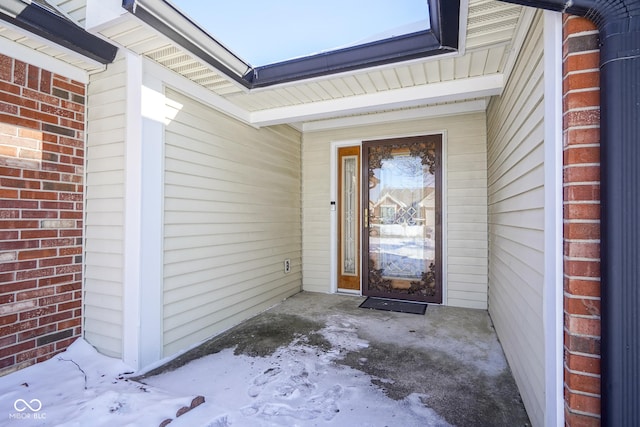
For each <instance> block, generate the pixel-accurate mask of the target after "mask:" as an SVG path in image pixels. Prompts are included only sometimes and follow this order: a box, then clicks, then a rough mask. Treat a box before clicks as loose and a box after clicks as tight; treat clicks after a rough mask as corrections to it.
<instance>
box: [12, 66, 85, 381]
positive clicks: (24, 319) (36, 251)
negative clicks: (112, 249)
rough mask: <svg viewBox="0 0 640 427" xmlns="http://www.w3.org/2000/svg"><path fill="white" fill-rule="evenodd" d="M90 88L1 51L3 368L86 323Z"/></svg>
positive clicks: (59, 346)
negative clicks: (85, 223) (85, 183)
mask: <svg viewBox="0 0 640 427" xmlns="http://www.w3.org/2000/svg"><path fill="white" fill-rule="evenodd" d="M84 96H85V85H84V84H82V83H78V82H75V81H71V80H69V79H67V78H65V77H63V76H60V75H57V74H54V73H51V72H49V71H46V70H43V69H40V68H38V67H35V66H33V65H29V64H25V63H24V62H21V61H18V60H14V59H12V58H9V57H7V56H4V55H0V375H2V374H6V373H8V372H11V371H13V370H15V369H18V368H22V367H25V366H28V365H31V364H33V363H36V362H39V361H42V360H46V359H48V358H50V357H51V356H53V355H54V354H56V353H58V352H60V351H62V350H64V349H65V348H66V347H67V346H68V345H69V344H71V343H72V342H73V341H74V340H75V339H76V338H77V337H78V336H79V335H80V332H81V323H82V321H81V318H82V317H81V309H82V304H81V292H82V291H81V288H82V277H81V275H82V237H83V236H82V218H83V182H82V181H83V166H84V112H85V106H84V103H85V102H84V101H85V100H84Z"/></svg>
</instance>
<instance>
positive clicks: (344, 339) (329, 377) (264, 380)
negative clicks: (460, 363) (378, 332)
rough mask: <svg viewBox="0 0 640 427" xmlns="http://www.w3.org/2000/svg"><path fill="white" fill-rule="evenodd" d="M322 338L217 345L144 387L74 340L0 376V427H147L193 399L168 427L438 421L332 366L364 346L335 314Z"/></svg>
mask: <svg viewBox="0 0 640 427" xmlns="http://www.w3.org/2000/svg"><path fill="white" fill-rule="evenodd" d="M322 333H323V335H324V337H325V338H326V339H327V340H328V341H329V342H330V343H331V348H330V349H327V350H320V349H318V348H317V347H312V346H309V345H307V344H306V343H305V342H304V339H303V338H301V339H298V340H296V341H294V342H292V343H291V344H289V345H288V346H286V347H281V348H279V349H278V350H277V351H276V352H275V353H273V354H272V355H271V356H269V357H249V356H244V355H237V356H236V355H234V352H233V349H226V350H223V351H221V352H219V353H217V354H213V355H209V356H205V357H202V358H200V359H197V360H194V361H192V362H190V363H188V364H187V365H185V366H183V367H181V368H178V369H176V370H174V371H172V372H167V373H164V374H161V375H157V376H154V377H150V378H147V379H146V380H145V381H144V382H145V384H139V383H135V382H133V381H127V380H126V379H125V378H124V377H123V375H122V374H123V372H127V370H128V369H127V367H126V366H125V365H123V364H122V363H121V362H119V361H117V360H114V359H110V358H107V357H105V356H102V355H99V354H98V353H97V352H95V350H94V349H93V348H92V347H91V346H90V345H89V344H87V343H86V342H85V341H83V340H78V341H76V343H74V344H73V345H72V346H71V347H70V349H69V350H68V351H67V352H65V353H62V354H60V355H58V356H56V357H55V358H53V359H51V360H49V361H47V362H44V363H41V364H38V365H35V366H32V367H29V368H26V369H24V370H21V371H18V372H15V373H13V374H10V375H8V376H5V377H1V378H0V399H1V401H2V408H3V413H2V414H0V415H1V416H3V417H4V419H2V418H0V425H11V426H14V425H15V426H30V425H38V426H44V425H51V426H53V425H62V426H92V427H93V426H125V425H129V426H157V425H159V424H160V422H162V421H163V420H165V419H167V418H175V413H176V411H177V410H178V409H179V408H181V407H183V406H188V405H189V404H190V402H191V400H192V399H193V397H194V396H196V395H202V396H204V397H205V399H206V400H205V403H204V404H202V405H200V406H198V407H197V408H196V409H194V410H192V411H190V412H187V413H186V414H184V415H182V416H180V417H179V418H176V419H175V420H174V421H173V422H172V423H171V427H174V426H175V427H180V426H182V427H185V426H189V427H198V426H201V427H227V426H234V427H235V426H252V427H253V426H256V427H261V426H265V427H267V426H355V425H357V426H372V427H373V426H407V427H409V426H447V425H448V424H447V423H446V422H445V421H444V420H443V419H442V418H440V417H439V416H438V415H437V414H436V413H435V412H434V411H433V410H431V409H429V408H427V407H425V405H424V403H423V399H424V397H425V396H422V395H419V394H412V395H410V396H408V397H407V398H406V399H404V400H402V401H394V400H392V399H389V398H388V397H386V396H385V394H384V393H383V392H382V391H381V390H380V389H379V388H378V387H377V386H375V385H373V384H372V382H371V380H372V378H371V377H370V376H368V375H366V374H364V373H363V372H361V371H359V370H355V369H352V368H350V367H347V366H344V365H340V364H339V363H335V362H336V361H337V360H338V359H340V358H341V357H343V356H344V354H345V352H346V351H350V350H354V349H357V348H362V347H366V346H367V345H368V343H367V342H366V341H363V340H361V339H360V338H358V337H357V335H356V333H355V326H354V325H353V324H351V323H349V321H348V320H346V321H345V319H344V318H343V319H342V320H341V319H339V318H337V317H336V318H335V319H333V320H330V321H329V323H328V324H327V327H326V328H324V329H323V330H322ZM361 363H363V364H365V363H367V361H366V360H365V359H363V360H361ZM76 364H77V365H78V366H76ZM80 369H82V371H84V373H83V372H82V371H81V370H80ZM85 375H86V379H85ZM378 380H382V379H378ZM85 384H86V386H85ZM35 399H37V401H35ZM25 402H26V403H30V404H31V405H32V406H33V407H34V408H33V409H34V410H35V409H37V408H36V406H37V405H38V402H41V409H40V410H39V411H37V412H36V411H32V410H31V409H29V408H28V407H26V406H25ZM20 415H22V416H23V417H24V416H26V415H28V416H30V418H23V419H18V417H19V416H20ZM12 416H14V418H11V417H12ZM38 416H40V418H37V417H38Z"/></svg>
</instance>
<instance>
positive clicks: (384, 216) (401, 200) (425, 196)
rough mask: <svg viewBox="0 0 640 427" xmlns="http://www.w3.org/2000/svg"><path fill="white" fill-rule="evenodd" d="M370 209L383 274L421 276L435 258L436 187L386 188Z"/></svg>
mask: <svg viewBox="0 0 640 427" xmlns="http://www.w3.org/2000/svg"><path fill="white" fill-rule="evenodd" d="M370 209H371V213H372V221H371V229H370V233H371V244H372V249H373V248H374V247H375V249H377V251H376V252H378V256H379V260H380V266H381V267H383V268H384V275H385V276H394V277H420V275H421V274H422V272H423V271H424V270H425V268H424V264H425V259H426V260H433V258H434V255H435V254H434V244H433V238H434V237H435V228H434V227H435V188H434V187H426V188H383V189H382V190H381V191H380V197H379V198H378V200H377V201H371V204H370ZM427 264H428V263H427Z"/></svg>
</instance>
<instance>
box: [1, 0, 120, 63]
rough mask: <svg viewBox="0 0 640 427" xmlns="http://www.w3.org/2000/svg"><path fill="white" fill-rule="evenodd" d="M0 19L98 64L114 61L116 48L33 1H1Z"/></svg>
mask: <svg viewBox="0 0 640 427" xmlns="http://www.w3.org/2000/svg"><path fill="white" fill-rule="evenodd" d="M0 20H4V21H6V22H9V23H11V24H13V25H15V26H16V27H19V28H22V29H23V30H26V31H29V32H30V33H33V34H35V35H37V36H40V37H42V38H44V39H46V40H49V41H51V42H53V43H56V44H58V45H60V46H62V47H64V48H66V49H69V50H71V51H73V52H76V53H78V54H80V55H83V56H85V57H86V58H89V59H91V60H93V61H96V62H98V63H100V64H109V63H111V62H113V60H114V59H115V57H116V54H117V52H118V48H117V47H115V46H113V45H112V44H110V43H108V42H106V41H104V40H102V39H100V38H99V37H97V36H94V35H93V34H90V33H88V32H87V31H85V30H84V29H82V28H80V27H78V26H77V25H76V24H75V23H74V22H71V21H70V20H68V19H66V18H64V17H62V16H60V15H58V14H56V13H53V12H52V11H50V10H47V9H46V8H44V7H42V6H40V5H39V4H38V3H35V2H32V3H29V4H26V3H24V2H22V1H20V0H5V1H2V2H0Z"/></svg>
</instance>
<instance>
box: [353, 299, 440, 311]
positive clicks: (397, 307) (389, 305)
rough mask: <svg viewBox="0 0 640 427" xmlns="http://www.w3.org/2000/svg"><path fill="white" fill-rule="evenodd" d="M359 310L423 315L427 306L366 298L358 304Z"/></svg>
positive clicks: (418, 303)
mask: <svg viewBox="0 0 640 427" xmlns="http://www.w3.org/2000/svg"><path fill="white" fill-rule="evenodd" d="M360 308H371V309H374V310H384V311H396V312H399V313H411V314H424V313H425V311H427V304H425V303H420V302H410V301H398V300H393V299H384V298H373V297H367V299H366V300H364V302H363V303H362V304H360Z"/></svg>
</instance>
